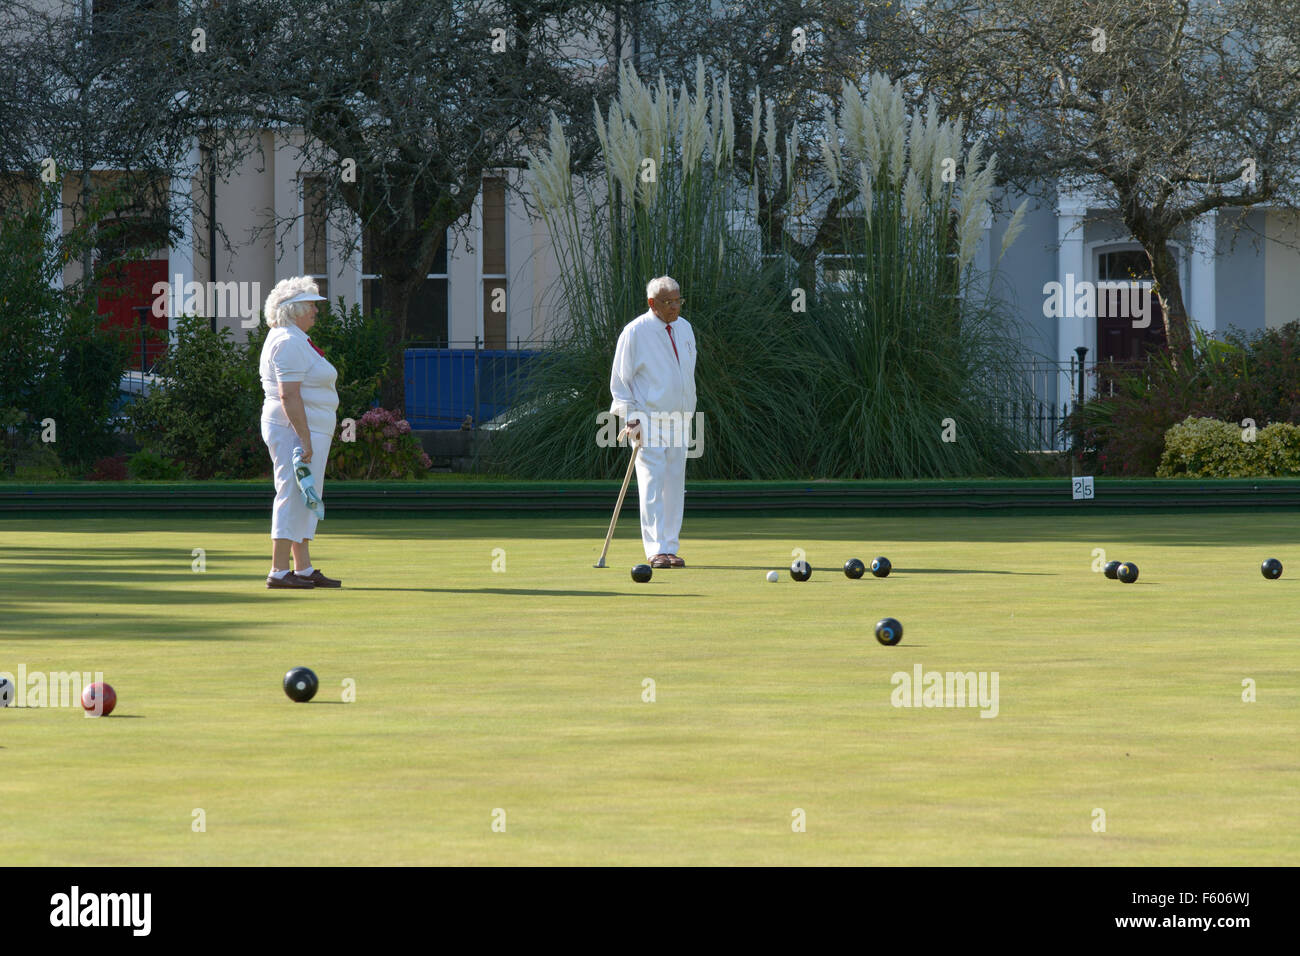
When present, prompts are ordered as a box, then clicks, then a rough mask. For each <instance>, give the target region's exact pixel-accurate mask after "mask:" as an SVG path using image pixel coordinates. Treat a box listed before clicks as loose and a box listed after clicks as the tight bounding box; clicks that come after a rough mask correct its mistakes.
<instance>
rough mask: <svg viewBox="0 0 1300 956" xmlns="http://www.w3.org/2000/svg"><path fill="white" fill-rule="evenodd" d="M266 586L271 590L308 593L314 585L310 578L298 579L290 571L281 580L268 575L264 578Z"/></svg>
mask: <svg viewBox="0 0 1300 956" xmlns="http://www.w3.org/2000/svg"><path fill="white" fill-rule="evenodd" d="M266 586H267V587H268V588H273V589H278V588H285V589H290V590H294V591H310V590H311V589H312V588H314V587H315V586H316V585H315V584H314V583H312V580H311V578H300V577H298V575H296V574H294V573H293V572H292V571H290V572H289V573H288V574H286V575H285V576H284V577H282V578H277V577H274V576H272V575H269V574H268V575H267V576H266Z"/></svg>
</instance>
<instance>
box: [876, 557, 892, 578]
mask: <svg viewBox="0 0 1300 956" xmlns="http://www.w3.org/2000/svg"><path fill="white" fill-rule="evenodd" d="M892 570H894V566H893V565H892V564H890V563H889V559H888V558H872V559H871V573H872V574H874V575H875V576H876V577H878V578H887V577H889V572H890V571H892Z"/></svg>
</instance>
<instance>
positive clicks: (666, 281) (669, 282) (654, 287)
mask: <svg viewBox="0 0 1300 956" xmlns="http://www.w3.org/2000/svg"><path fill="white" fill-rule="evenodd" d="M681 291H682V287H681V286H679V285H678V284H677V280H676V279H674V278H673V277H672V276H659V277H658V278H655V279H651V280H650V281H649V282H647V283H646V284H645V297H646V298H647V299H654V300H655V301H658V300H659V296H660V295H662V294H663V293H665V292H678V293H680V292H681Z"/></svg>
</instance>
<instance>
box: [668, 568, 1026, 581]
mask: <svg viewBox="0 0 1300 956" xmlns="http://www.w3.org/2000/svg"><path fill="white" fill-rule="evenodd" d="M684 570H685V571H692V570H693V571H760V572H762V571H778V572H780V571H785V572H787V573H788V571H789V569H788V568H786V567H781V566H777V567H773V566H771V565H763V566H760V565H752V566H750V565H740V564H692V565H689V566H688V567H687V568H685V569H684ZM818 571H821V572H822V573H823V574H843V573H844V572H843V571H842V570H840V569H839V568H837V567H835V565H833V564H832V565H827V566H826V567H824V568H819V567H818V566H817V565H813V573H814V574H816V573H817V572H818ZM909 574H1026V575H1040V576H1047V577H1050V576H1051V572H1050V571H999V570H993V569H986V568H898V567H896V568H894V570H893V571H892V572H890V575H889V576H890V577H907V576H908V575H909ZM869 578H875V575H873V574H871V573H867V574H864V575H863V576H862V577H861V579H860V580H863V581H866V580H867V579H869Z"/></svg>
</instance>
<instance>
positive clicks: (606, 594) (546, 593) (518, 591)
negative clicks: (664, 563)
mask: <svg viewBox="0 0 1300 956" xmlns="http://www.w3.org/2000/svg"><path fill="white" fill-rule="evenodd" d="M644 586H648V587H654V583H653V582H651V583H650V584H648V585H644ZM344 590H347V591H394V592H399V593H405V592H418V593H424V594H514V595H520V596H523V597H600V598H626V597H627V592H626V591H557V590H551V589H547V588H345V589H344ZM662 596H663V597H675V598H699V597H703V596H704V595H702V594H666V595H662Z"/></svg>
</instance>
